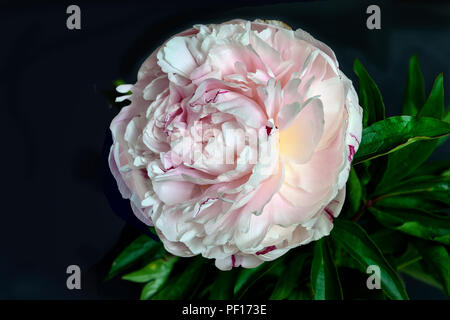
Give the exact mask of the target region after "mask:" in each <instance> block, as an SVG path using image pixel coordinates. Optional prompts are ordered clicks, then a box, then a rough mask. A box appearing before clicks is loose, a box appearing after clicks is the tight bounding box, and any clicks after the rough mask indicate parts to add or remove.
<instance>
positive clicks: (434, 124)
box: [354, 116, 450, 164]
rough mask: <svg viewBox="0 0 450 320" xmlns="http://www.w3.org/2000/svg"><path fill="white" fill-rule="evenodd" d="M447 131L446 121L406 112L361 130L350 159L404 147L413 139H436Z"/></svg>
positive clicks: (356, 160) (356, 161)
mask: <svg viewBox="0 0 450 320" xmlns="http://www.w3.org/2000/svg"><path fill="white" fill-rule="evenodd" d="M448 134H450V123H447V122H444V121H441V120H437V119H433V118H425V117H423V118H417V117H410V116H395V117H390V118H387V119H385V120H382V121H379V122H376V123H374V124H372V125H371V126H370V127H368V128H365V129H364V130H363V136H362V141H361V145H360V146H359V150H358V152H357V153H356V155H355V159H354V163H355V164H356V163H359V162H362V161H367V160H370V159H373V158H376V157H379V156H382V155H386V154H389V153H391V152H394V151H396V150H399V149H401V148H404V147H406V146H408V145H410V144H411V143H414V142H415V141H421V140H430V139H437V138H440V137H443V136H446V135H448Z"/></svg>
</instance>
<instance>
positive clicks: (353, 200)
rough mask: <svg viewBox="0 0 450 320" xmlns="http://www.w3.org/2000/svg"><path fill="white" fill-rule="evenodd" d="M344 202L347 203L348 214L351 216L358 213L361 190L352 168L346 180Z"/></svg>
mask: <svg viewBox="0 0 450 320" xmlns="http://www.w3.org/2000/svg"><path fill="white" fill-rule="evenodd" d="M346 190H347V191H346V196H347V198H346V201H347V203H348V210H349V214H351V215H352V216H353V215H354V214H355V213H356V212H357V211H358V209H359V207H360V206H361V202H362V193H363V189H362V186H361V183H360V182H359V179H358V176H357V174H356V171H355V169H354V168H353V167H352V168H351V170H350V174H349V176H348V180H347V189H346Z"/></svg>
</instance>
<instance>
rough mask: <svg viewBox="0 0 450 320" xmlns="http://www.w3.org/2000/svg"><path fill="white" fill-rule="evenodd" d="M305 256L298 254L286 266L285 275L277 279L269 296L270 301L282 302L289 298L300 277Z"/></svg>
mask: <svg viewBox="0 0 450 320" xmlns="http://www.w3.org/2000/svg"><path fill="white" fill-rule="evenodd" d="M306 258H307V255H305V254H302V253H299V254H296V255H295V257H293V258H292V260H291V261H290V262H289V263H288V265H287V268H286V269H287V270H286V273H285V274H283V275H282V276H281V277H279V278H278V281H277V283H276V284H275V288H274V290H273V292H272V295H271V296H270V298H269V299H270V300H283V299H287V298H289V297H290V296H291V294H292V292H293V291H294V290H295V288H296V287H297V286H298V284H299V281H300V275H301V273H302V269H303V265H304V264H305V260H306Z"/></svg>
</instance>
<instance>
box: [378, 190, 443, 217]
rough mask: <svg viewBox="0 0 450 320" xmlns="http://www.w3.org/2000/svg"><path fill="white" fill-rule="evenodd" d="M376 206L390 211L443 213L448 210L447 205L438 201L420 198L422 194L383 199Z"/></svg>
mask: <svg viewBox="0 0 450 320" xmlns="http://www.w3.org/2000/svg"><path fill="white" fill-rule="evenodd" d="M376 206H377V208H388V210H392V209H400V210H402V209H403V210H420V211H423V212H433V213H438V212H442V210H444V209H445V208H446V205H443V204H442V203H440V202H438V201H433V200H430V199H426V198H424V197H422V196H420V194H419V195H417V194H413V195H401V196H396V197H388V198H383V199H381V200H378V201H377V204H376Z"/></svg>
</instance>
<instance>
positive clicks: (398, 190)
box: [376, 176, 450, 203]
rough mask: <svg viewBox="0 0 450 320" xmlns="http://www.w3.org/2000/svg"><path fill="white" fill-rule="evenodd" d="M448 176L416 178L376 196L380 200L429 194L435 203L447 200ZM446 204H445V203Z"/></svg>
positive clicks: (394, 185) (449, 179) (448, 189)
mask: <svg viewBox="0 0 450 320" xmlns="http://www.w3.org/2000/svg"><path fill="white" fill-rule="evenodd" d="M449 191H450V176H438V177H435V176H416V177H412V178H410V179H408V180H405V181H402V182H400V183H397V184H394V183H393V184H392V185H390V186H389V188H388V187H385V188H384V190H383V193H381V192H377V193H376V196H380V195H381V198H386V197H393V196H399V195H412V194H416V193H421V194H423V193H429V194H430V196H429V197H428V198H429V199H433V198H435V199H436V200H437V201H441V200H445V199H447V200H448V198H449ZM446 203H447V202H446Z"/></svg>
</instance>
